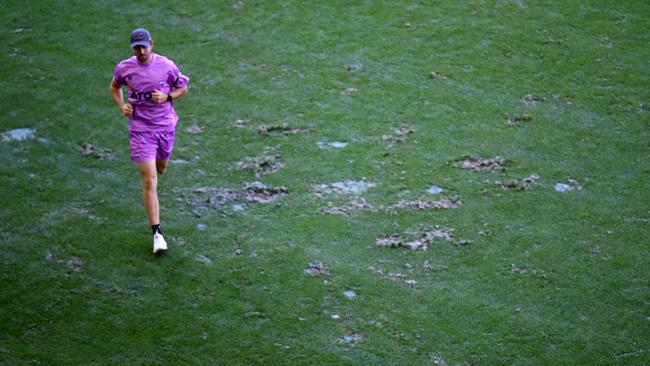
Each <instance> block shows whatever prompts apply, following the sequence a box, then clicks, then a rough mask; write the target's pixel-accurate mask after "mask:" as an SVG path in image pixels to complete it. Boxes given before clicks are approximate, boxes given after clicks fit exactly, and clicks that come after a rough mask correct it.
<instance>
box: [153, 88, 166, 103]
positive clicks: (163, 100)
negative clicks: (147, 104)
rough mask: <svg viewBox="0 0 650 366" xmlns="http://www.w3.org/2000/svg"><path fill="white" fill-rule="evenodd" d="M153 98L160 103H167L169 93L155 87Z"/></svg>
mask: <svg viewBox="0 0 650 366" xmlns="http://www.w3.org/2000/svg"><path fill="white" fill-rule="evenodd" d="M151 99H152V100H153V101H154V102H156V103H158V104H163V103H167V94H165V93H163V92H161V91H160V90H158V89H155V90H154V91H153V93H151Z"/></svg>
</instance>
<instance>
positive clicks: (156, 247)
mask: <svg viewBox="0 0 650 366" xmlns="http://www.w3.org/2000/svg"><path fill="white" fill-rule="evenodd" d="M162 250H167V242H166V241H165V238H163V236H162V234H160V233H155V234H154V236H153V253H154V254H156V253H158V252H159V251H162Z"/></svg>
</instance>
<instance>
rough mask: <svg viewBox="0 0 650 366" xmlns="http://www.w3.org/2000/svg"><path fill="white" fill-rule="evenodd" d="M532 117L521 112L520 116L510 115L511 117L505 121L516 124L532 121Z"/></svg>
mask: <svg viewBox="0 0 650 366" xmlns="http://www.w3.org/2000/svg"><path fill="white" fill-rule="evenodd" d="M532 119H533V117H531V116H530V115H528V114H523V115H521V116H517V115H515V116H512V117H510V118H508V119H507V120H506V123H507V124H509V125H518V124H520V123H521V122H529V121H532Z"/></svg>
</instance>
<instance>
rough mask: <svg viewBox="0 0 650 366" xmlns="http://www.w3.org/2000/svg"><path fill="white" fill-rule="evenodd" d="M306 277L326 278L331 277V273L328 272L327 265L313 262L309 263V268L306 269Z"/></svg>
mask: <svg viewBox="0 0 650 366" xmlns="http://www.w3.org/2000/svg"><path fill="white" fill-rule="evenodd" d="M303 272H304V273H305V274H306V275H309V276H315V277H318V276H326V275H329V272H328V271H327V266H326V265H325V263H323V262H321V261H312V262H309V265H308V266H307V268H305V269H304V271H303Z"/></svg>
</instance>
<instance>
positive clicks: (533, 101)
mask: <svg viewBox="0 0 650 366" xmlns="http://www.w3.org/2000/svg"><path fill="white" fill-rule="evenodd" d="M521 102H522V103H524V104H525V105H527V106H529V107H534V106H536V105H537V104H539V103H543V102H546V98H542V97H538V96H537V95H533V94H528V95H525V96H524V97H523V98H521Z"/></svg>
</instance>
